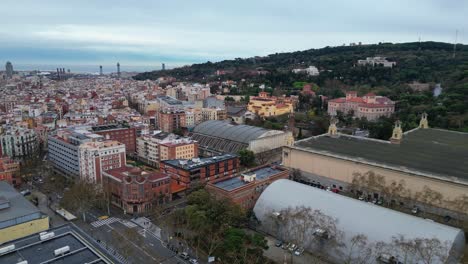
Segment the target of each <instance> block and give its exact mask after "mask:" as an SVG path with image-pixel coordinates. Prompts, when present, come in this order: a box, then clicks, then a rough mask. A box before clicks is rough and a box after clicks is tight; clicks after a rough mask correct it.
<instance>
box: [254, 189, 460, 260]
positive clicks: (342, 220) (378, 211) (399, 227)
mask: <svg viewBox="0 0 468 264" xmlns="http://www.w3.org/2000/svg"><path fill="white" fill-rule="evenodd" d="M295 207H310V208H311V209H313V210H320V211H321V212H322V213H323V214H325V215H327V216H330V217H333V218H335V219H337V224H336V225H337V229H339V230H341V231H343V232H344V237H343V238H340V240H341V242H343V243H344V244H345V247H348V248H349V245H350V238H352V237H353V236H356V235H359V234H363V235H365V236H367V239H368V243H377V242H384V243H389V244H390V243H391V242H392V240H393V238H394V237H396V236H399V235H402V236H404V237H405V239H418V238H419V239H424V238H428V239H432V238H437V239H439V240H440V241H441V242H446V243H447V244H448V247H449V248H450V250H451V255H452V256H454V257H458V256H461V255H462V252H463V249H464V246H465V236H464V233H463V231H462V230H460V229H456V228H453V227H450V226H446V225H442V224H439V223H436V222H432V221H430V220H425V219H422V218H419V217H415V216H412V215H408V214H404V213H400V212H397V211H394V210H390V209H387V208H384V207H381V206H378V205H374V204H370V203H366V202H362V201H359V200H356V199H352V198H349V197H346V196H343V195H340V194H335V193H333V192H327V191H324V190H321V189H318V188H314V187H310V186H308V185H304V184H300V183H297V182H294V181H290V180H277V181H275V182H273V183H272V184H271V185H270V186H269V187H268V188H266V189H265V190H264V191H263V193H262V194H261V196H260V198H259V199H258V201H257V203H256V204H255V208H254V212H255V215H256V217H257V218H258V219H259V220H260V221H262V222H263V221H265V220H267V219H269V217H270V218H271V214H272V212H280V211H281V210H283V209H287V208H295ZM396 254H397V255H398V253H396ZM433 263H437V262H433Z"/></svg>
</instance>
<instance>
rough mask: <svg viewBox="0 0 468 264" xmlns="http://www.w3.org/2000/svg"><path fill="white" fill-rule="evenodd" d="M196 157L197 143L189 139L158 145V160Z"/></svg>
mask: <svg viewBox="0 0 468 264" xmlns="http://www.w3.org/2000/svg"><path fill="white" fill-rule="evenodd" d="M197 157H198V143H197V142H196V141H193V140H190V139H176V140H173V141H170V142H165V143H161V144H159V160H172V159H192V158H197Z"/></svg>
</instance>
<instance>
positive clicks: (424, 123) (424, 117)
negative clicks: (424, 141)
mask: <svg viewBox="0 0 468 264" xmlns="http://www.w3.org/2000/svg"><path fill="white" fill-rule="evenodd" d="M419 128H422V129H426V128H429V122H428V121H427V114H426V113H425V112H424V113H423V114H422V116H421V121H419Z"/></svg>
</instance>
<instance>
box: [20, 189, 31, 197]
mask: <svg viewBox="0 0 468 264" xmlns="http://www.w3.org/2000/svg"><path fill="white" fill-rule="evenodd" d="M20 193H21V194H22V195H23V196H28V195H31V191H30V190H28V189H26V190H24V191H21V192H20Z"/></svg>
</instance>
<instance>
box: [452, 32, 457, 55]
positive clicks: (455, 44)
mask: <svg viewBox="0 0 468 264" xmlns="http://www.w3.org/2000/svg"><path fill="white" fill-rule="evenodd" d="M457 41H458V29H457V30H455V43H453V54H452V58H455V52H456V51H457Z"/></svg>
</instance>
